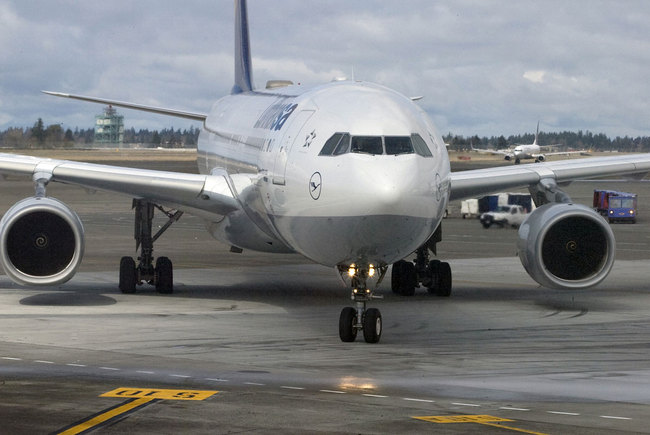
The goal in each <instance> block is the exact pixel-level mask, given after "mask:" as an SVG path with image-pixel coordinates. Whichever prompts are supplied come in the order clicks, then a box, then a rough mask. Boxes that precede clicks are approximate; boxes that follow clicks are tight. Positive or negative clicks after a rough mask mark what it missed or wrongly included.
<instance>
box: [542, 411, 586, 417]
mask: <svg viewBox="0 0 650 435" xmlns="http://www.w3.org/2000/svg"><path fill="white" fill-rule="evenodd" d="M546 412H548V413H549V414H556V415H571V416H576V415H580V414H578V413H577V412H564V411H546Z"/></svg>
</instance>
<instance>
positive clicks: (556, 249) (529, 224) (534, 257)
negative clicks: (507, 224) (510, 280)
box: [517, 203, 616, 289]
mask: <svg viewBox="0 0 650 435" xmlns="http://www.w3.org/2000/svg"><path fill="white" fill-rule="evenodd" d="M517 248H518V250H519V259H520V260H521V263H522V264H523V265H524V268H525V269H526V271H527V272H528V274H529V275H530V276H531V277H532V278H533V279H534V280H535V281H537V282H538V283H539V284H541V285H543V286H545V287H550V288H564V289H581V288H586V287H591V286H594V285H596V284H598V283H599V282H601V281H602V280H603V279H605V277H606V276H607V275H608V274H609V271H610V270H611V268H612V266H613V265H614V256H615V251H616V241H615V239H614V233H613V232H612V229H611V228H610V227H609V224H608V223H607V222H606V221H605V219H603V218H602V217H601V216H600V215H598V214H597V213H596V212H595V211H593V210H592V209H590V208H588V207H585V206H584V205H579V204H570V203H550V204H546V205H543V206H541V207H539V208H538V209H536V210H535V211H534V212H532V213H531V214H530V215H529V216H528V218H526V220H525V221H524V222H523V223H522V224H521V226H520V227H519V239H518V242H517Z"/></svg>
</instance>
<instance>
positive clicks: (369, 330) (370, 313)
mask: <svg viewBox="0 0 650 435" xmlns="http://www.w3.org/2000/svg"><path fill="white" fill-rule="evenodd" d="M381 330H382V321H381V313H380V312H379V310H378V309H377V308H368V309H367V310H366V313H365V314H364V315H363V339H364V340H366V343H377V342H379V339H380V338H381Z"/></svg>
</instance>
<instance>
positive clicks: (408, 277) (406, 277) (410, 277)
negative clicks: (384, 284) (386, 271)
mask: <svg viewBox="0 0 650 435" xmlns="http://www.w3.org/2000/svg"><path fill="white" fill-rule="evenodd" d="M395 266H397V270H398V275H397V279H396V280H395V281H394V283H393V277H391V287H393V285H394V286H395V287H393V288H396V289H397V290H393V291H394V292H395V293H397V294H400V295H402V296H413V295H414V294H415V286H416V285H417V279H418V277H417V275H416V273H415V265H414V264H413V263H411V262H409V261H404V260H400V261H398V262H397V263H395V264H394V265H393V270H394V269H395ZM393 273H395V272H393Z"/></svg>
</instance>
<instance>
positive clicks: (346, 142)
mask: <svg viewBox="0 0 650 435" xmlns="http://www.w3.org/2000/svg"><path fill="white" fill-rule="evenodd" d="M349 150H350V135H349V134H347V133H344V134H343V136H342V137H341V140H340V141H339V143H338V145H336V148H335V149H334V155H335V156H338V155H341V154H345V153H347V152H348V151H349Z"/></svg>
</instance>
